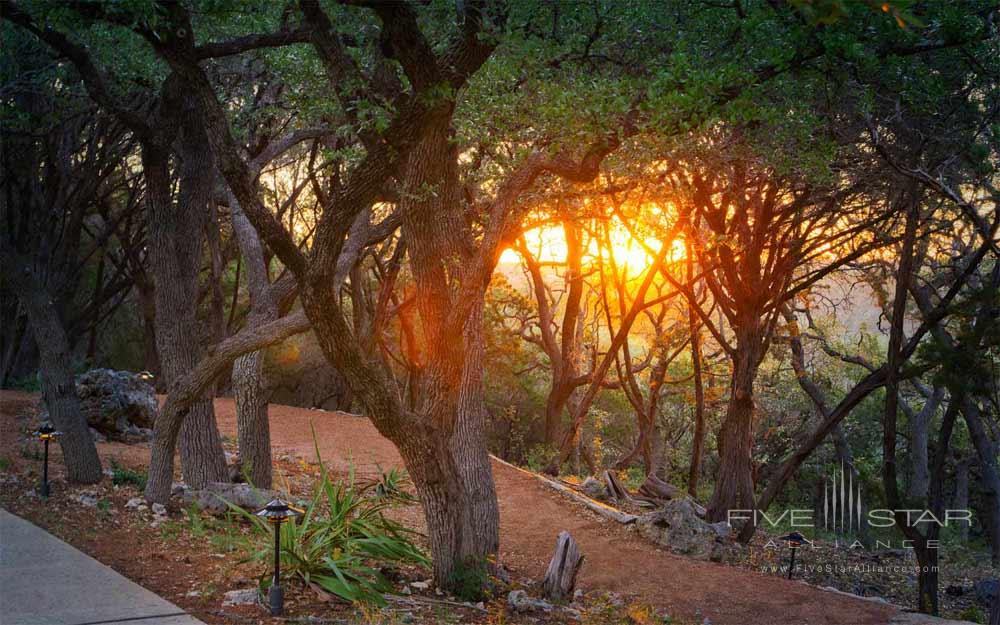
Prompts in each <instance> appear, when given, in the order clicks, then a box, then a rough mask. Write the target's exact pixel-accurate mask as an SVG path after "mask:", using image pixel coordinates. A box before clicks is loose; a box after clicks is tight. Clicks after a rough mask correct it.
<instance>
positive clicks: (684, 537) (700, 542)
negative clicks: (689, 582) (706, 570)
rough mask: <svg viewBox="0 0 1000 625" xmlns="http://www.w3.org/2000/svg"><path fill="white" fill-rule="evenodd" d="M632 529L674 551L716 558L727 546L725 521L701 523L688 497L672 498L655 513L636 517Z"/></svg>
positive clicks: (728, 546)
mask: <svg viewBox="0 0 1000 625" xmlns="http://www.w3.org/2000/svg"><path fill="white" fill-rule="evenodd" d="M636 528H637V529H638V531H639V534H640V535H642V536H643V537H644V538H646V539H648V540H651V541H653V542H655V543H656V544H658V545H662V546H664V547H666V548H668V549H670V550H671V551H673V552H674V553H678V554H681V555H686V556H690V557H692V558H698V559H702V560H713V561H720V560H722V559H724V558H725V555H726V553H727V552H728V551H729V550H730V548H731V545H732V543H731V541H730V540H729V533H730V528H729V525H728V524H726V522H725V521H720V522H719V523H707V522H705V521H704V520H703V519H702V518H701V517H700V516H699V515H698V512H697V509H696V507H695V504H694V503H693V502H692V501H691V500H690V499H675V500H673V501H669V502H667V503H666V504H664V506H663V508H662V509H660V510H657V511H656V512H650V513H648V514H644V515H642V516H640V517H639V519H638V520H637V521H636Z"/></svg>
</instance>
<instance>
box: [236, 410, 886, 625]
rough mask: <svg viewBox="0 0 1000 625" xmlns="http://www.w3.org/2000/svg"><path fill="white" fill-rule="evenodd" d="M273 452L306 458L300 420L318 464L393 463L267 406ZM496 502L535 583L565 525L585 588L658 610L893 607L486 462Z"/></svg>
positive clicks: (766, 616)
mask: <svg viewBox="0 0 1000 625" xmlns="http://www.w3.org/2000/svg"><path fill="white" fill-rule="evenodd" d="M216 415H217V417H218V419H219V427H220V429H221V430H222V431H223V432H224V433H228V434H231V435H232V434H235V428H236V416H235V413H234V407H233V402H232V401H231V400H227V399H220V400H217V401H216ZM269 415H270V420H271V442H272V444H273V445H274V447H275V449H276V450H280V451H284V452H286V453H290V454H295V455H300V456H301V457H302V458H304V459H305V460H307V461H313V460H314V459H315V452H314V450H313V440H312V434H311V429H310V426H312V427H314V428H315V431H316V438H317V442H318V446H319V450H320V453H321V454H322V457H323V460H324V462H327V463H328V464H332V465H336V466H339V467H341V468H342V467H344V466H346V463H347V462H348V459H350V458H353V461H354V463H355V465H356V466H357V467H358V469H359V471H360V470H371V469H373V468H375V466H376V465H380V466H382V467H386V468H387V467H390V466H401V465H402V461H401V460H400V458H399V455H398V453H397V452H396V449H395V447H393V445H392V443H390V442H389V441H388V440H386V439H385V438H383V437H382V436H381V435H380V434H379V433H378V432H377V431H376V430H375V427H374V426H373V425H372V424H371V422H370V421H368V420H367V419H365V418H364V417H358V416H352V415H347V414H344V413H336V412H323V411H319V410H305V409H301V408H292V407H289V406H278V405H272V406H271V407H270V411H269ZM493 473H494V477H495V479H496V484H497V497H498V498H499V501H500V545H501V554H500V556H501V561H502V562H503V563H504V564H505V565H507V566H508V567H509V568H511V569H512V570H514V571H515V572H517V573H518V574H520V575H524V576H527V577H532V578H535V579H540V578H541V577H542V575H543V574H544V572H545V566H546V564H547V563H548V558H550V557H551V555H552V550H553V548H554V547H555V540H556V535H557V534H558V533H559V532H560V531H562V530H568V531H569V532H570V534H572V535H573V537H574V538H575V539H576V541H577V542H578V543H579V545H580V549H581V551H582V552H583V554H584V556H585V557H586V561H585V563H584V566H583V569H582V571H581V573H580V578H579V580H578V582H579V585H580V586H581V587H582V588H583V589H584V590H585V591H590V590H608V591H614V592H618V593H622V594H625V595H636V596H637V597H639V598H641V599H642V600H643V601H646V602H649V603H651V604H653V605H655V606H657V607H659V608H662V609H665V610H666V611H667V612H668V613H670V614H673V615H678V616H681V617H683V618H685V619H689V620H694V621H695V622H697V623H701V622H702V621H703V619H704V618H706V617H707V618H708V619H710V621H711V623H713V624H717V625H757V624H759V625H776V624H778V623H782V624H784V623H787V624H795V625H806V624H809V625H812V624H824V625H833V624H838V625H840V624H842V625H867V624H872V625H874V624H881V623H886V622H888V620H889V619H890V617H891V616H892V615H893V614H894V613H895V610H894V609H893V608H890V607H887V606H883V605H878V604H874V603H872V602H869V601H863V600H860V599H859V600H855V599H852V598H850V597H845V596H842V595H837V594H834V593H829V592H824V591H821V590H817V589H815V588H812V587H810V586H806V585H805V584H801V583H797V582H790V581H788V580H785V579H781V578H779V577H774V576H768V575H763V574H759V573H754V572H750V571H746V570H742V569H737V568H734V567H730V566H726V565H724V564H714V563H709V562H700V561H696V560H692V559H689V558H683V557H680V556H675V555H673V554H670V553H668V552H666V551H663V550H661V549H658V548H656V547H654V546H652V545H651V544H650V543H648V542H646V541H644V540H642V539H640V538H638V537H637V536H635V535H634V534H633V532H632V531H631V530H629V529H627V528H624V527H622V526H620V525H618V524H616V523H614V522H612V521H607V520H605V519H603V518H601V517H599V516H598V515H596V514H593V513H591V512H589V511H588V510H586V509H585V508H583V507H582V506H578V505H576V504H574V503H572V502H571V501H569V500H568V499H566V498H564V497H562V496H560V495H559V494H558V493H556V492H554V491H552V490H550V489H548V488H546V487H545V486H544V485H542V484H540V483H539V482H538V481H537V480H536V479H535V478H533V477H531V476H528V475H525V474H524V473H522V472H520V471H517V470H515V469H512V468H510V467H508V466H505V465H503V464H500V463H496V462H494V463H493Z"/></svg>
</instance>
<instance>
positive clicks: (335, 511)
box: [230, 435, 430, 606]
mask: <svg viewBox="0 0 1000 625" xmlns="http://www.w3.org/2000/svg"><path fill="white" fill-rule="evenodd" d="M314 439H315V435H314ZM316 456H317V458H319V449H318V448H317V450H316ZM320 468H321V471H320V477H319V480H318V482H317V483H316V486H315V490H314V492H313V495H312V498H311V499H310V501H309V503H308V504H307V505H306V506H305V509H304V512H303V514H302V516H301V517H300V518H299V519H297V520H295V521H291V522H287V523H284V524H282V525H281V539H280V540H281V567H282V571H283V573H285V574H287V575H289V576H292V577H296V578H298V579H300V580H302V581H303V582H304V583H306V584H307V585H312V586H318V587H319V588H322V589H323V590H325V591H327V592H330V593H332V594H334V595H336V596H338V597H340V598H342V599H344V600H346V601H349V602H351V603H363V604H375V605H379V606H381V605H385V599H384V598H383V596H382V593H384V592H386V591H388V590H390V589H391V587H392V586H391V584H390V583H389V581H388V580H387V579H386V578H385V576H383V575H382V573H381V572H379V570H378V568H377V567H378V565H380V564H382V565H384V564H388V565H396V566H398V565H401V564H417V565H422V566H429V564H430V561H429V560H428V558H427V556H426V555H424V553H423V552H422V551H421V550H420V548H419V547H417V546H416V544H415V543H414V539H415V538H416V537H417V536H418V533H417V532H415V531H414V530H411V529H409V528H407V527H405V526H403V525H401V524H400V523H397V522H396V521H393V520H392V519H389V518H387V517H386V516H385V512H386V511H387V510H389V509H390V508H392V507H394V506H396V505H398V504H400V503H405V502H406V501H407V499H406V497H405V496H404V495H405V493H403V491H402V490H400V489H399V486H400V485H401V484H402V483H403V481H404V479H405V478H404V477H403V475H402V474H401V473H399V472H393V473H391V475H389V474H383V477H382V479H379V480H374V481H371V482H368V483H363V484H361V483H358V481H357V480H356V479H355V474H354V468H353V466H352V467H351V470H350V472H349V475H348V477H347V479H346V480H345V481H334V480H333V479H331V478H330V475H329V473H328V472H327V469H326V466H325V465H324V464H323V462H322V460H321V461H320ZM389 484H391V485H392V488H386V486H388V485H389ZM400 493H403V494H402V495H401V494H400ZM230 507H231V508H232V509H233V510H234V511H236V512H237V513H238V514H240V515H242V516H243V517H245V518H247V519H249V520H250V521H251V522H252V523H253V526H254V528H255V530H256V531H255V532H254V534H253V537H252V540H253V542H254V545H253V550H252V555H251V557H250V559H251V560H253V561H257V562H261V563H262V564H265V563H267V562H269V561H270V560H271V558H273V555H274V552H273V544H274V543H273V537H274V534H273V532H274V528H273V526H272V525H270V524H269V523H267V521H266V520H265V519H261V518H259V517H257V516H254V515H253V514H252V513H251V512H248V511H246V510H243V509H242V508H239V507H238V506H233V505H231V504H230ZM270 583H271V578H270V573H265V574H264V575H262V577H261V579H260V588H261V591H262V592H263V591H265V590H266V589H267V587H268V586H269V585H270Z"/></svg>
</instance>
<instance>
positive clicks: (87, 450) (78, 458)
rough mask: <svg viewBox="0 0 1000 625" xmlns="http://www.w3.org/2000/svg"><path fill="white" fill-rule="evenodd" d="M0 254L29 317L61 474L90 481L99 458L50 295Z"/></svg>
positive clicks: (25, 268) (24, 268)
mask: <svg viewBox="0 0 1000 625" xmlns="http://www.w3.org/2000/svg"><path fill="white" fill-rule="evenodd" d="M4 258H5V262H4V264H5V265H6V266H7V267H8V269H9V271H8V272H7V273H6V277H7V278H8V279H10V280H11V282H12V283H13V284H14V287H15V289H16V290H17V294H18V298H19V299H20V300H21V303H22V304H23V305H24V308H25V310H26V311H27V313H28V317H29V318H30V319H31V323H30V325H31V331H32V333H33V334H34V337H35V343H36V345H37V346H38V353H39V360H40V362H39V365H40V366H39V373H40V375H41V381H42V397H43V399H44V401H45V406H46V408H48V411H49V418H50V419H51V420H52V423H53V424H54V425H55V427H56V429H58V430H59V431H61V432H62V433H63V435H62V436H60V437H59V438H58V439H57V440H58V441H59V446H60V447H61V448H62V452H63V463H64V464H65V465H66V477H67V478H68V479H69V480H70V481H71V482H78V483H81V484H95V483H97V482H99V481H101V478H102V477H103V474H102V472H101V460H100V458H99V457H98V455H97V447H96V446H95V445H94V439H93V438H92V437H91V436H90V430H89V429H88V426H87V421H86V419H85V418H84V417H83V413H82V412H80V400H79V398H78V397H77V395H76V379H75V376H74V375H73V370H72V369H71V368H70V363H71V362H72V357H71V354H70V348H69V343H68V341H67V339H66V331H65V329H64V328H63V325H62V322H61V321H60V319H59V314H58V312H57V311H56V307H55V304H53V298H52V297H51V296H50V295H49V293H48V292H47V290H46V289H45V287H44V286H43V285H42V284H41V281H40V280H39V279H38V277H37V276H36V275H35V274H34V272H33V271H32V270H31V268H30V267H29V265H28V264H27V263H26V262H11V261H12V260H13V259H11V258H10V256H8V255H6V254H5V255H4Z"/></svg>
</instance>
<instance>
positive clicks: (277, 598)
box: [255, 499, 302, 616]
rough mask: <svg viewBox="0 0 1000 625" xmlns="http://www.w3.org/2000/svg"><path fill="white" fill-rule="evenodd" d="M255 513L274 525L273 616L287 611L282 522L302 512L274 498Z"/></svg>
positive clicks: (271, 603) (271, 600) (269, 600)
mask: <svg viewBox="0 0 1000 625" xmlns="http://www.w3.org/2000/svg"><path fill="white" fill-rule="evenodd" d="M255 514H256V515H257V516H259V517H264V518H266V519H267V522H268V523H270V524H272V525H274V579H272V580H271V590H270V591H268V593H267V602H268V604H269V605H270V607H271V616H281V614H282V613H283V612H284V611H285V592H284V591H283V590H282V589H281V524H282V523H284V522H285V521H287V520H288V519H289V518H294V517H297V516H301V515H302V512H301V511H300V510H298V509H296V508H293V507H292V506H290V505H288V502H285V501H282V500H281V499H272V500H271V501H270V503H268V504H267V505H266V506H264V508H263V509H261V510H258V511H257V512H256V513H255Z"/></svg>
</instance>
